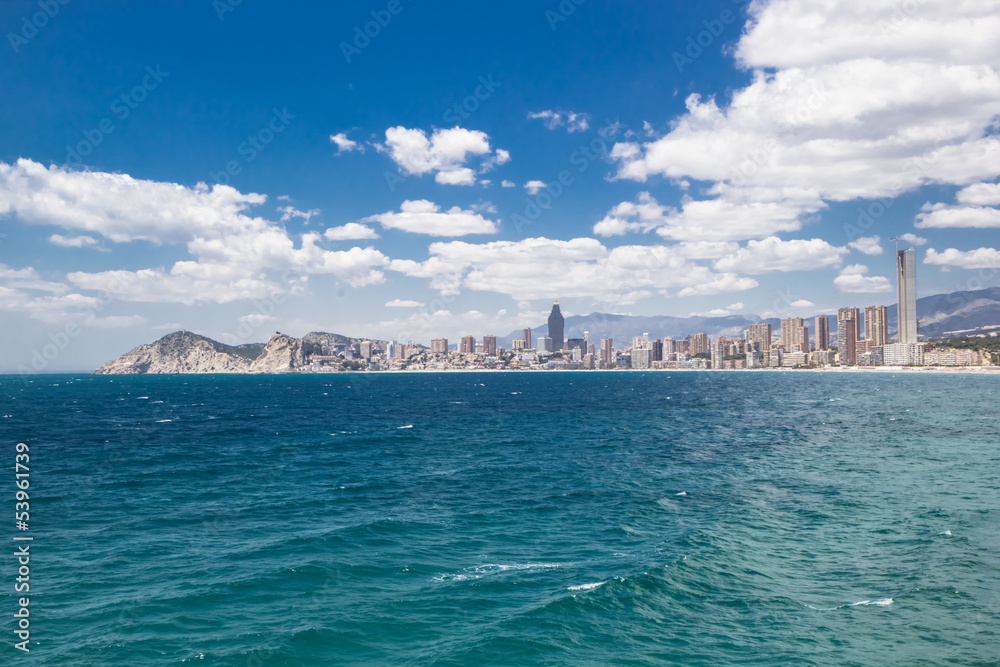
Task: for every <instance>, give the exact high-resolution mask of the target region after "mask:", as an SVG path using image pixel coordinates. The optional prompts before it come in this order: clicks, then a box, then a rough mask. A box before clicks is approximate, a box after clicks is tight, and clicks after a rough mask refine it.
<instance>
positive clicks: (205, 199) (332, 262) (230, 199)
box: [0, 159, 388, 308]
mask: <svg viewBox="0 0 1000 667" xmlns="http://www.w3.org/2000/svg"><path fill="white" fill-rule="evenodd" d="M266 200H267V198H266V197H265V196H263V195H259V194H255V193H249V194H244V193H241V192H239V191H238V190H236V189H235V188H232V187H229V186H224V185H216V186H214V187H212V188H209V187H208V186H206V185H205V184H203V183H199V184H198V185H197V186H195V187H193V188H189V187H185V186H182V185H179V184H176V183H164V182H157V181H146V180H139V179H135V178H132V177H131V176H129V175H127V174H109V173H103V172H90V171H71V170H68V169H65V168H61V167H56V166H51V167H48V168H46V167H44V166H42V165H40V164H38V163H36V162H33V161H31V160H24V159H22V160H18V161H17V162H16V163H15V164H11V165H8V164H4V163H0V215H16V216H18V217H19V218H20V219H21V220H22V221H23V222H25V223H28V224H38V225H56V226H60V227H62V228H64V229H67V230H73V231H80V232H87V233H89V234H94V235H97V236H102V237H104V238H106V239H108V240H110V241H112V242H115V243H128V242H131V241H137V240H141V241H148V242H150V243H154V244H174V245H183V246H185V248H186V250H187V253H188V254H189V255H190V256H191V257H192V259H185V260H180V261H177V262H175V263H174V265H173V266H172V267H170V268H169V269H168V268H165V267H156V268H149V269H141V270H138V271H124V270H118V271H103V272H97V273H87V272H82V271H76V272H72V273H70V274H69V275H68V276H67V279H68V281H69V282H70V283H71V284H72V285H75V286H76V287H77V288H79V289H82V290H102V291H107V292H109V293H112V294H114V295H115V296H116V298H118V299H120V300H125V301H149V302H158V303H162V302H177V303H187V304H190V303H225V302H229V301H235V300H239V299H255V298H264V297H267V296H270V295H272V294H274V293H275V292H280V291H283V290H285V289H288V288H289V287H288V285H286V284H285V283H284V282H283V281H282V280H278V279H276V275H282V274H288V273H289V272H292V273H295V274H296V275H298V276H300V277H301V280H305V279H306V278H307V276H308V275H311V274H329V275H333V276H336V277H337V278H339V279H342V280H344V281H345V282H347V283H348V284H350V285H354V286H360V285H366V284H374V283H378V282H381V281H382V280H384V274H383V273H382V272H381V270H380V268H381V267H382V266H384V265H385V264H386V263H387V261H388V259H387V258H386V257H385V256H383V255H382V254H381V253H380V252H378V251H377V250H374V249H373V248H365V249H362V248H352V249H351V250H348V251H336V252H335V251H330V250H326V249H324V248H321V247H320V246H319V245H318V244H317V242H318V241H319V240H320V236H319V234H315V233H310V234H303V235H301V236H300V237H299V238H298V243H296V239H293V238H292V237H290V236H289V235H288V233H287V232H286V231H285V230H283V229H282V228H280V227H279V226H278V225H277V224H275V223H274V222H271V221H268V220H265V219H263V218H260V217H252V216H251V215H250V214H249V209H251V208H252V207H253V206H256V205H259V204H262V203H264V202H265V201H266ZM70 296H72V295H66V297H67V298H69V297H70ZM77 296H78V297H80V299H82V300H86V298H87V297H83V296H81V295H77ZM50 305H51V306H52V307H53V308H56V307H59V306H60V304H58V303H51V304H50Z"/></svg>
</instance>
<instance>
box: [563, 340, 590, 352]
mask: <svg viewBox="0 0 1000 667" xmlns="http://www.w3.org/2000/svg"><path fill="white" fill-rule="evenodd" d="M566 349H567V350H580V354H587V341H585V340H584V339H582V338H567V339H566Z"/></svg>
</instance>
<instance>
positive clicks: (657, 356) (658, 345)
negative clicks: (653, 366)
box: [653, 338, 663, 361]
mask: <svg viewBox="0 0 1000 667" xmlns="http://www.w3.org/2000/svg"><path fill="white" fill-rule="evenodd" d="M653 361H663V341H662V340H660V339H659V338H657V339H656V340H654V341H653Z"/></svg>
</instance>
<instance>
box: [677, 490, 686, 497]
mask: <svg viewBox="0 0 1000 667" xmlns="http://www.w3.org/2000/svg"><path fill="white" fill-rule="evenodd" d="M687 494H688V492H687V491H681V492H680V493H675V494H674V495H675V496H686V495H687Z"/></svg>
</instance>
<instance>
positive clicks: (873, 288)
mask: <svg viewBox="0 0 1000 667" xmlns="http://www.w3.org/2000/svg"><path fill="white" fill-rule="evenodd" d="M866 273H868V267H867V266H864V265H862V264H852V265H850V266H847V267H844V270H843V271H841V272H840V275H839V276H837V277H836V278H834V279H833V283H834V284H835V285H836V286H837V287H839V288H840V291H841V292H851V293H856V294H876V293H879V292H891V291H892V285H890V284H889V279H888V278H885V277H884V276H867V275H865V274H866Z"/></svg>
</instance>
